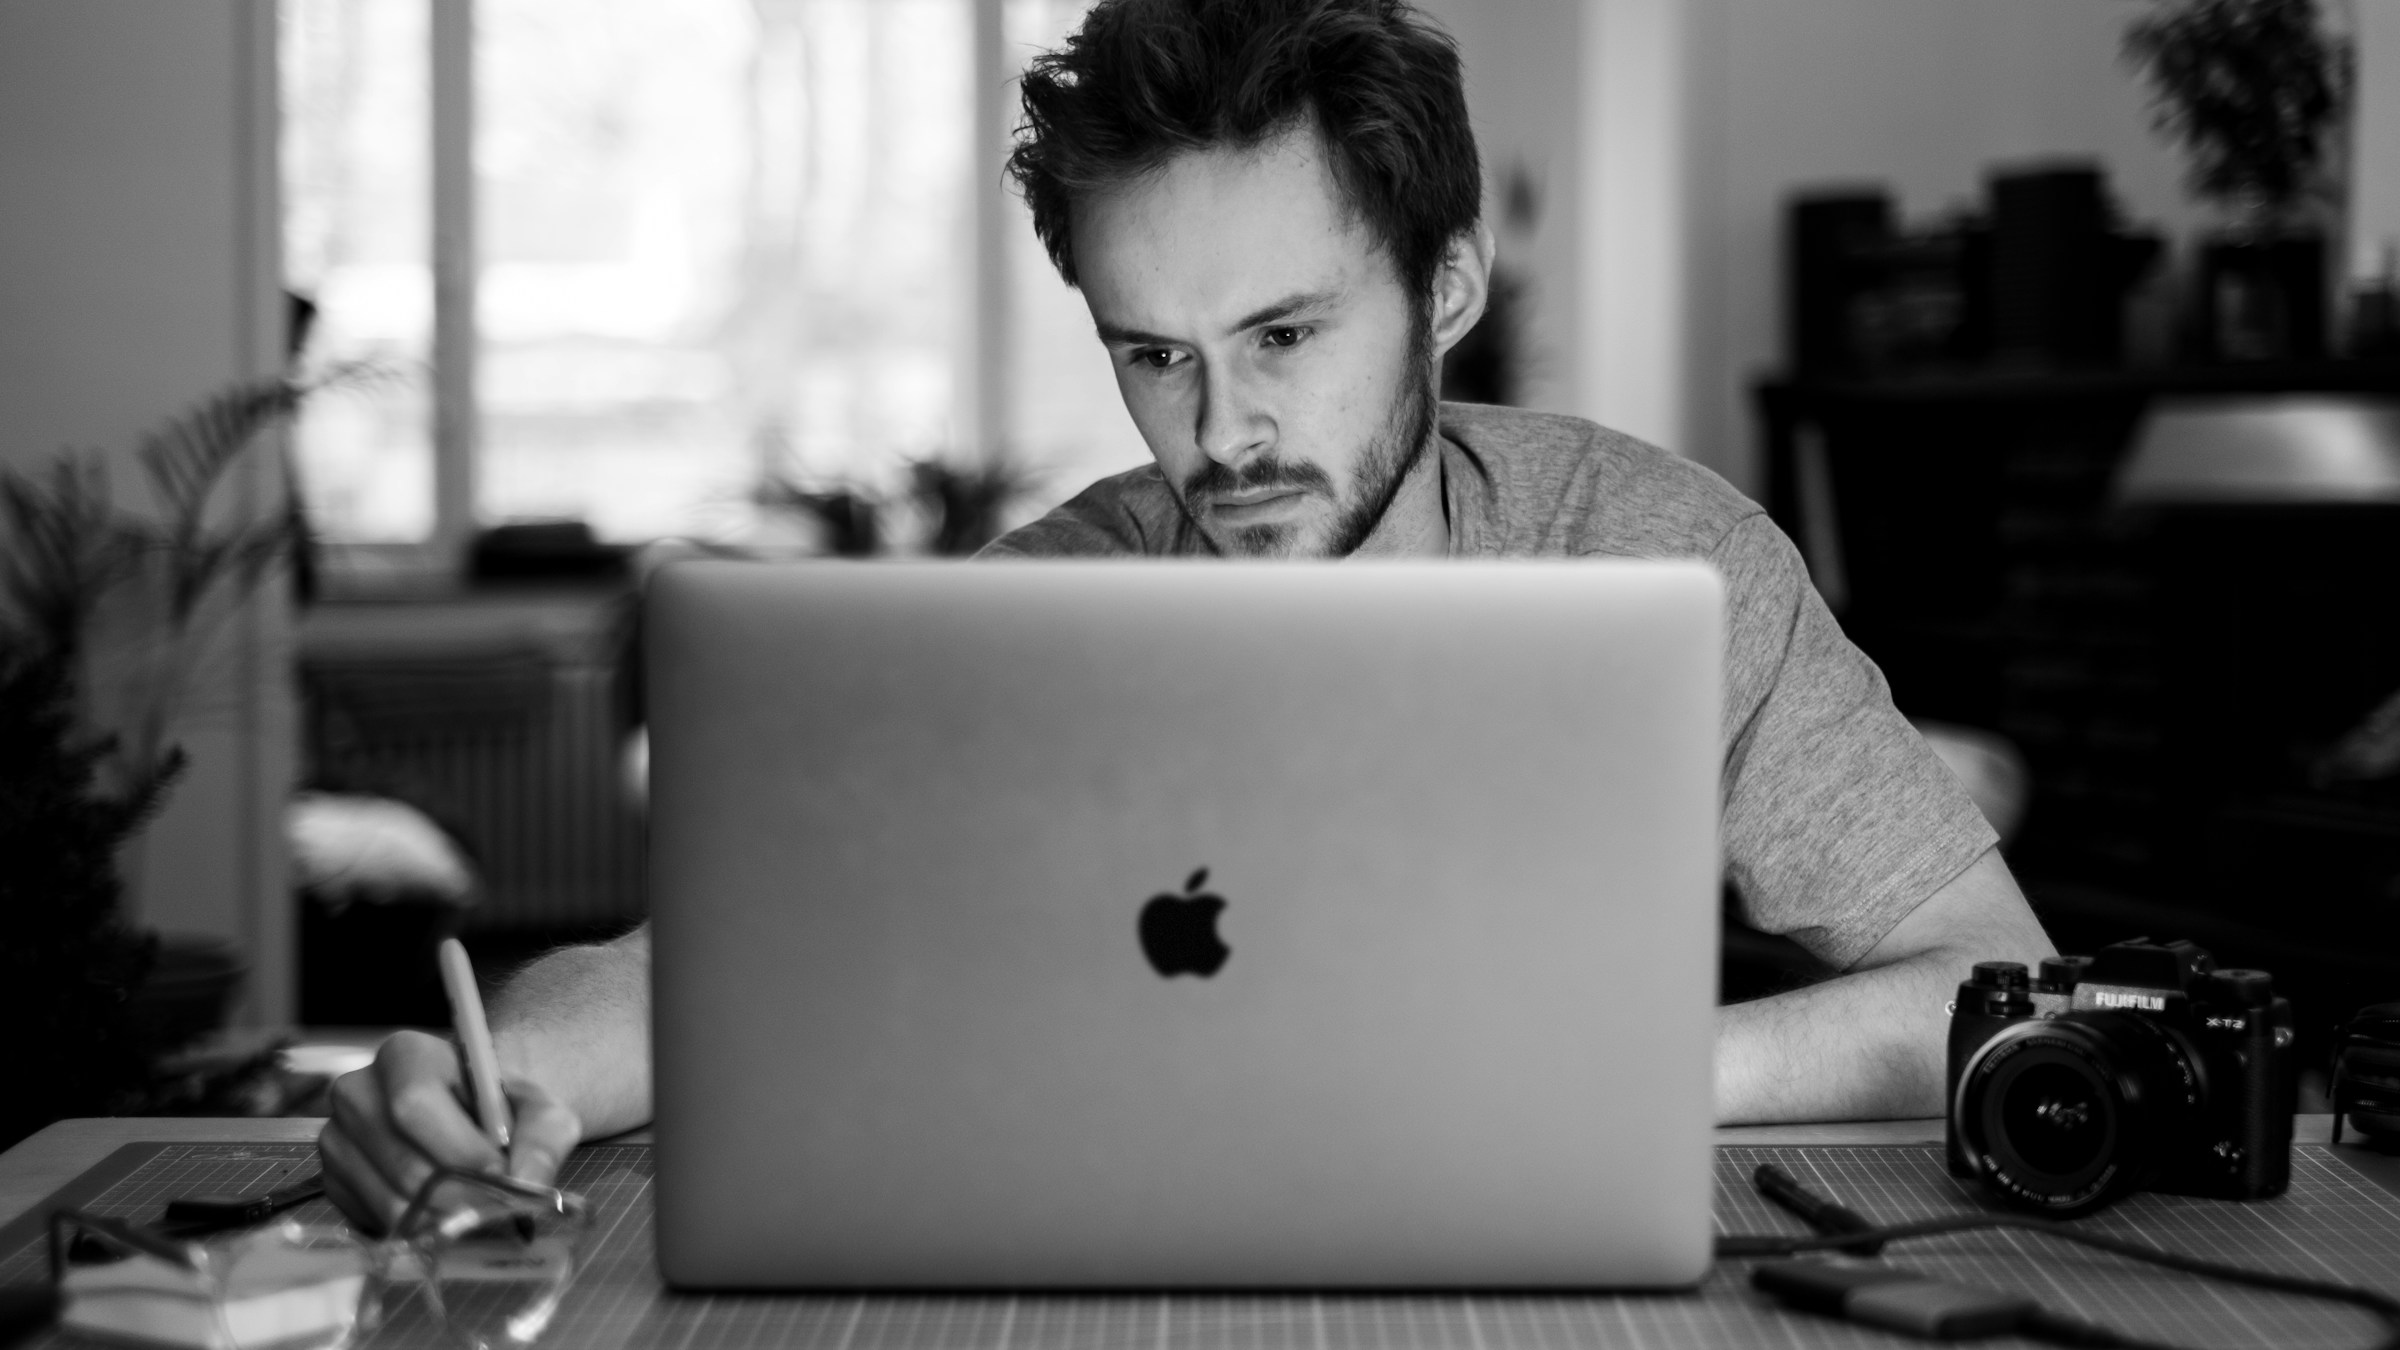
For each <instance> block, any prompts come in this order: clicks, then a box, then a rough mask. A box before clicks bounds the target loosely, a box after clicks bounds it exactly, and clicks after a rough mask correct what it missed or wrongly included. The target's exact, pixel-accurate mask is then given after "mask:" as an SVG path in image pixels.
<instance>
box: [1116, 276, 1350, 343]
mask: <svg viewBox="0 0 2400 1350" xmlns="http://www.w3.org/2000/svg"><path fill="white" fill-rule="evenodd" d="M1340 296H1341V292H1340V291H1339V290H1338V289H1335V288H1330V287H1329V288H1327V289H1325V290H1321V291H1302V292H1300V293H1298V294H1296V295H1287V296H1285V297H1283V298H1282V299H1280V300H1277V301H1275V302H1274V303H1272V304H1269V305H1266V306H1264V307H1262V308H1259V309H1254V310H1252V311H1250V312H1249V313H1248V314H1245V315H1243V316H1242V317H1241V318H1240V319H1239V320H1238V321H1236V322H1235V323H1234V325H1233V326H1232V327H1231V328H1228V329H1227V330H1226V331H1227V332H1229V333H1239V332H1243V331H1245V330H1247V329H1252V328H1257V327H1260V326H1261V325H1264V324H1270V323H1274V322H1275V321H1276V320H1278V319H1288V318H1290V317H1292V316H1293V315H1295V314H1305V313H1307V312H1308V311H1310V310H1312V309H1318V308H1322V307H1323V306H1325V305H1329V304H1331V303H1333V302H1334V301H1335V300H1336V299H1338V298H1340ZM1096 327H1097V328H1098V331H1099V333H1100V340H1101V341H1102V342H1106V343H1110V344H1122V345H1129V346H1136V347H1171V346H1174V345H1175V343H1176V339H1174V338H1171V337H1161V336H1160V335H1158V334H1156V333H1148V332H1144V331H1142V330H1141V329H1139V328H1120V327H1118V326H1117V325H1115V324H1112V323H1102V324H1098V325H1096Z"/></svg>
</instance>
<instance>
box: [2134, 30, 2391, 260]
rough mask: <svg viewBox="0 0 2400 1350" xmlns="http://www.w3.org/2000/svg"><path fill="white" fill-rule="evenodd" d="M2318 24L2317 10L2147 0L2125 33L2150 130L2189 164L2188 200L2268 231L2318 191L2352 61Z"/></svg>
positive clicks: (2339, 42) (2341, 44) (2321, 187)
mask: <svg viewBox="0 0 2400 1350" xmlns="http://www.w3.org/2000/svg"><path fill="white" fill-rule="evenodd" d="M2318 18H2319V16H2318V13H2317V5H2316V0H2155V3H2154V4H2153V7H2152V9H2151V11H2150V12H2149V13H2148V14H2145V15H2144V16H2142V17H2141V18H2139V19H2136V20H2135V21H2134V22H2133V24H2132V25H2131V26H2130V27H2128V28H2127V29H2126V31H2125V57H2126V59H2127V60H2128V61H2129V62H2131V63H2132V64H2133V65H2134V66H2136V67H2137V68H2139V69H2140V70H2141V71H2143V73H2145V74H2146V75H2147V76H2148V77H2149V80H2150V85H2151V88H2152V91H2153V94H2154V97H2153V100H2152V119H2153V125H2154V126H2156V127H2157V129H2158V130H2159V131H2161V132H2163V133H2164V134H2166V135H2167V136H2168V137H2170V138H2172V139H2173V140H2176V141H2179V142H2181V143H2182V144H2183V146H2184V147H2185V148H2186V149H2187V150H2188V151H2189V152H2190V154H2191V157H2192V163H2191V169H2190V174H2189V181H2190V184H2191V188H2192V190H2193V192H2195V193H2196V194H2198V195H2199V196H2201V197H2204V198H2208V199H2211V200H2214V201H2218V202H2221V203H2224V204H2226V205H2228V206H2231V207H2234V208H2236V209H2247V210H2252V211H2255V212H2258V213H2260V214H2261V215H2263V216H2264V217H2265V218H2266V219H2268V220H2275V219H2277V218H2280V217H2286V216H2288V215H2290V214H2291V213H2292V212H2293V210H2294V209H2295V208H2296V207H2297V206H2299V205H2300V203H2301V202H2303V201H2304V200H2306V199H2307V198H2308V197H2310V196H2311V195H2314V194H2321V193H2323V192H2324V190H2325V186H2326V185H2325V182H2324V178H2325V172H2324V171H2325V167H2326V159H2327V149H2328V147H2327V144H2326V140H2327V133H2328V132H2329V131H2330V130H2331V129H2332V127H2333V123H2334V120H2335V118H2336V117H2337V116H2339V115H2340V112H2341V109H2342V106H2343V102H2344V99H2345V97H2346V95H2347V93H2348V89H2349V78H2350V50H2349V47H2348V45H2347V44H2346V43H2344V42H2343V41H2342V40H2341V39H2339V38H2336V37H2334V36H2332V35H2331V34H2328V33H2327V32H2326V31H2325V30H2324V28H2323V27H2322V25H2321V24H2320V23H2319V21H2318Z"/></svg>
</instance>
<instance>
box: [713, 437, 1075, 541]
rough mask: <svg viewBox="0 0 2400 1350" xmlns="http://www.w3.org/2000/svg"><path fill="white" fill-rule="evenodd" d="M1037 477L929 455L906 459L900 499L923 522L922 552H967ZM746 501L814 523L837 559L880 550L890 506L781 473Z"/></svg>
mask: <svg viewBox="0 0 2400 1350" xmlns="http://www.w3.org/2000/svg"><path fill="white" fill-rule="evenodd" d="M1038 481H1040V474H1039V473H1038V472H1036V471H1034V470H1030V469H1026V468H1024V467H1021V466H1019V465H1017V464H1014V463H1010V462H1007V461H1001V462H999V463H995V464H982V465H975V466H972V467H961V466H960V465H957V464H954V463H952V462H950V461H949V460H946V459H941V458H935V457H929V458H925V459H916V460H910V461H909V462H908V490H907V493H906V496H905V497H904V498H902V499H901V500H902V501H904V502H907V503H908V504H912V505H913V506H914V507H915V508H916V512H917V514H918V515H919V516H920V517H922V518H923V519H924V520H925V521H926V522H927V534H926V539H925V549H926V551H927V552H929V553H932V554H934V555H936V556H939V557H946V558H953V557H965V556H967V555H969V554H972V553H974V552H975V551H976V550H977V549H980V548H982V547H983V546H984V545H985V544H988V543H990V542H991V541H992V540H994V539H996V538H998V537H999V535H1000V529H1001V524H1002V522H1003V521H1004V520H1005V519H1006V516H1007V512H1008V508H1009V507H1010V505H1012V504H1013V503H1014V502H1016V500H1017V499H1018V498H1019V497H1022V496H1023V495H1024V494H1025V493H1027V492H1028V491H1030V490H1032V488H1033V486H1034V485H1035V484H1036V483H1037V482H1038ZM751 499H752V500H753V501H755V502H757V503H758V504H759V505H761V506H766V507H770V508H773V509H776V510H780V511H787V512H790V513H792V514H794V515H798V516H800V517H802V518H803V519H806V520H810V521H813V522H814V523H815V524H816V526H817V528H818V530H819V532H820V533H821V535H822V537H823V539H824V541H825V544H824V547H825V551H826V552H828V553H831V554H833V555H835V556H836V557H843V558H866V557H872V556H874V555H875V554H877V553H880V552H882V551H883V546H884V535H883V522H884V520H885V518H886V515H887V513H888V512H889V511H890V510H891V508H892V506H893V505H894V503H893V501H892V500H890V499H889V498H888V497H887V496H886V495H884V494H880V493H878V492H876V491H875V490H874V489H871V488H867V487H862V486H859V485H857V484H842V485H837V486H834V487H830V488H824V489H810V488H805V487H802V486H800V485H799V484H796V483H793V482H790V481H788V480H785V479H781V478H768V479H765V480H763V481H761V482H760V483H759V484H758V485H757V486H756V487H755V488H754V489H753V490H752V493H751Z"/></svg>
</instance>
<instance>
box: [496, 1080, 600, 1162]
mask: <svg viewBox="0 0 2400 1350" xmlns="http://www.w3.org/2000/svg"><path fill="white" fill-rule="evenodd" d="M501 1090H502V1091H504V1092H506V1093H507V1094H508V1104H509V1107H510V1109H511V1110H512V1111H513V1112H514V1113H515V1116H516V1125H515V1128H514V1131H513V1132H512V1134H511V1135H510V1138H509V1149H508V1174H509V1175H510V1176H512V1177H516V1178H517V1179H519V1180H521V1181H538V1182H541V1183H543V1184H545V1185H547V1184H548V1183H549V1182H550V1181H551V1180H552V1179H553V1178H555V1177H556V1176H557V1175H558V1168H559V1165H560V1164H561V1163H563V1162H565V1161H566V1160H567V1154H569V1153H571V1152H573V1151H574V1148H575V1145H576V1144H577V1143H578V1142H580V1141H581V1140H582V1138H583V1121H582V1120H581V1119H580V1118H579V1117H577V1116H576V1114H575V1112H574V1111H573V1110H571V1109H569V1108H568V1107H567V1105H566V1104H565V1103H564V1102H561V1101H559V1100H558V1099H557V1098H555V1097H552V1096H551V1095H550V1094H549V1093H547V1092H544V1091H543V1090H542V1089H541V1087H540V1085H539V1084H536V1083H534V1082H532V1081H531V1080H528V1079H524V1078H511V1079H509V1080H508V1081H507V1082H505V1083H503V1084H502V1085H501Z"/></svg>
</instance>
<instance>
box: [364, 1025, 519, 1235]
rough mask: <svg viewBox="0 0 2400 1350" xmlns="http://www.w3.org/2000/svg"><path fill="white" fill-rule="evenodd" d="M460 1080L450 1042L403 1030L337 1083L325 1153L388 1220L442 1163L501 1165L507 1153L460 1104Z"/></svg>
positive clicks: (387, 1221)
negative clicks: (366, 1063)
mask: <svg viewBox="0 0 2400 1350" xmlns="http://www.w3.org/2000/svg"><path fill="white" fill-rule="evenodd" d="M458 1080H459V1071H458V1057H457V1056H456V1055H454V1054H453V1053H451V1050H450V1046H449V1043H448V1042H446V1041H442V1040H439V1039H437V1038H435V1037H432V1036H427V1035H425V1034H424V1033H422V1032H410V1031H404V1032H401V1033H399V1034H397V1035H395V1036H393V1037H392V1038H391V1039H389V1040H387V1041H385V1042H384V1044H383V1047H382V1048H381V1049H380V1050H378V1051H377V1052H376V1055H375V1062H374V1063H373V1064H372V1065H369V1066H368V1067H367V1068H364V1069H361V1070H359V1071H358V1072H356V1073H352V1074H345V1075H343V1076H342V1077H341V1078H340V1079H339V1080H337V1081H336V1082H335V1083H334V1085H333V1094H332V1096H333V1119H332V1121H331V1122H330V1123H329V1124H328V1125H327V1126H326V1129H325V1132H324V1135H323V1136H321V1137H320V1139H319V1151H320V1152H323V1153H324V1154H325V1158H326V1163H327V1166H328V1169H329V1172H330V1173H331V1174H332V1175H337V1176H340V1177H342V1178H343V1179H344V1180H345V1181H346V1182H347V1184H348V1186H349V1190H350V1194H351V1196H352V1198H353V1199H354V1200H356V1201H358V1202H359V1203H361V1204H363V1205H367V1206H371V1207H373V1208H374V1209H375V1210H377V1211H379V1213H378V1214H377V1217H378V1218H379V1219H380V1220H381V1222H382V1223H383V1224H385V1225H389V1224H390V1223H392V1222H394V1221H396V1220H397V1219H398V1218H399V1214H400V1211H401V1209H403V1208H405V1207H406V1205H407V1203H408V1201H409V1200H410V1199H411V1198H413V1197H414V1196H415V1195H416V1193H417V1190H418V1188H419V1187H421V1186H423V1185H424V1184H425V1180H426V1178H428V1177H430V1176H431V1175H433V1169H434V1167H435V1165H436V1164H442V1163H446V1164H448V1165H450V1166H453V1167H464V1168H473V1169H485V1168H492V1167H496V1166H498V1165H499V1163H500V1151H499V1150H498V1149H496V1148H494V1147H493V1146H492V1143H491V1141H490V1140H488V1139H485V1138H484V1137H483V1135H482V1133H481V1132H480V1131H479V1130H477V1129H476V1128H475V1124H474V1122H473V1121H471V1120H469V1119H468V1118H467V1114H466V1110H465V1108H464V1107H462V1106H460V1105H459V1102H458V1097H457V1095H456V1090H457V1083H458ZM328 1140H330V1141H332V1142H331V1143H330V1145H329V1144H328Z"/></svg>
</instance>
